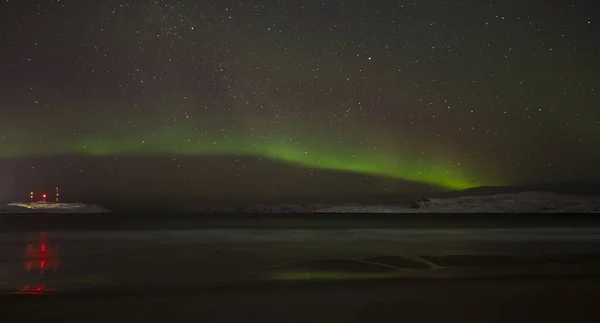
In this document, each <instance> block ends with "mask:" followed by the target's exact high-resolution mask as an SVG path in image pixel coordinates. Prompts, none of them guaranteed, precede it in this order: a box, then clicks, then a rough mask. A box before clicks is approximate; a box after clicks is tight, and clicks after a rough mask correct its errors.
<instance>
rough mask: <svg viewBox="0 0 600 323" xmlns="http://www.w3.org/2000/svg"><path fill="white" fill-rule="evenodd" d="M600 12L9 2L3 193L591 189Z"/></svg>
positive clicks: (0, 136)
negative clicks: (550, 185)
mask: <svg viewBox="0 0 600 323" xmlns="http://www.w3.org/2000/svg"><path fill="white" fill-rule="evenodd" d="M598 12H600V6H599V5H598V4H597V3H596V1H587V2H585V1H559V2H557V1H541V0H538V1H523V0H520V1H511V0H508V1H506V0H502V1H466V0H465V1H442V0H435V1H433V0H431V1H418V0H414V1H358V0H357V1H352V0H346V1H344V0H337V1H312V0H302V1H265V0H263V1H251V0H248V1H246V0H244V1H226V0H214V1H174V0H155V1H144V0H135V1H133V0H118V1H117V0H103V1H99V0H98V1H80V0H77V1H75V0H73V1H68V0H60V1H59V0H54V1H51V0H46V1H40V0H28V1H17V0H4V1H3V2H2V3H0V159H1V161H0V181H2V183H0V194H4V195H5V196H11V198H13V196H14V197H17V196H23V197H26V196H27V194H28V193H27V192H28V191H29V190H30V189H34V188H35V189H37V187H54V185H61V186H64V189H63V191H64V192H65V195H67V194H68V193H67V192H68V191H69V190H70V191H71V192H76V191H77V192H79V195H80V196H85V194H84V193H82V192H88V195H90V194H92V192H93V194H96V193H97V194H103V196H122V197H124V198H125V197H127V196H134V195H140V194H141V195H143V194H149V192H151V193H152V194H154V196H172V195H181V194H183V195H185V196H188V197H192V196H204V197H206V196H217V195H218V196H231V197H239V196H244V195H252V196H272V197H273V196H274V197H276V196H294V195H310V194H331V195H335V194H342V195H344V194H348V195H351V194H386V193H395V192H406V191H410V190H414V189H415V188H416V187H422V185H433V186H436V187H440V188H446V189H465V188H470V187H475V186H488V185H518V184H526V183H537V182H553V181H571V180H585V179H594V178H600V167H599V166H598V165H600V96H599V92H600V77H599V75H600V55H599V54H600V53H599V50H600V45H599V40H600V32H599V31H600V29H599V26H600V19H598V18H597V13H598ZM412 183H414V184H412ZM17 191H18V192H17ZM21 191H23V192H21ZM73 195H74V196H75V195H76V194H73Z"/></svg>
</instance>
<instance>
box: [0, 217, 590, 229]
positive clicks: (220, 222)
mask: <svg viewBox="0 0 600 323" xmlns="http://www.w3.org/2000/svg"><path fill="white" fill-rule="evenodd" d="M538 227H539V228H570V227H573V228H587V227H600V217H599V216H597V215H595V214H547V213H546V214H539V213H538V214H536V213H527V214H315V213H305V214H301V213H288V214H273V213H267V214H260V213H227V214H217V213H214V214H210V213H204V214H195V213H147V212H128V213H111V214H2V215H0V232H15V231H17V232H18V231H47V230H48V231H49V230H68V231H70V230H190V229H216V228H231V229H302V228H306V229H348V228H350V229H353V228H356V229H360V228H380V229H385V228H390V229H392V228H393V229H398V228H538Z"/></svg>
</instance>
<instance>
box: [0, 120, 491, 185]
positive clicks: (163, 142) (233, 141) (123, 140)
mask: <svg viewBox="0 0 600 323" xmlns="http://www.w3.org/2000/svg"><path fill="white" fill-rule="evenodd" d="M183 129H185V128H183ZM14 135H15V134H14V133H13V137H14ZM21 135H23V134H21ZM22 138H23V137H22ZM149 138H150V139H149ZM286 138H288V139H286ZM332 141H333V140H329V141H315V140H300V141H290V140H289V137H286V136H284V135H281V134H279V135H270V136H266V137H261V138H257V137H256V136H254V137H253V136H250V135H247V134H244V135H240V134H228V135H220V136H214V135H198V134H197V133H195V134H194V133H193V132H190V131H186V130H182V128H181V127H173V126H171V127H162V128H161V129H160V131H159V132H158V134H157V133H153V134H152V135H150V136H147V135H137V136H131V135H129V136H113V137H101V136H98V135H93V136H92V135H90V136H77V137H71V138H62V139H58V140H57V138H53V140H43V141H40V140H39V139H35V138H24V139H22V140H20V143H19V144H17V143H16V141H11V140H4V141H0V150H1V151H2V156H3V157H39V156H57V155H78V156H91V157H93V156H148V155H168V156H215V155H232V156H251V157H257V158H265V159H270V160H275V161H281V162H285V163H289V164H292V165H296V166H301V167H306V168H315V169H326V170H335V171H343V172H351V173H359V174H365V175H374V176H382V177H388V178H393V179H398V180H406V181H412V182H418V183H423V184H429V185H433V186H437V187H440V188H444V189H451V190H461V189H466V188H471V187H475V186H482V185H498V184H499V182H498V181H494V180H490V179H486V180H484V179H483V178H482V176H480V175H475V174H476V172H468V171H467V170H465V168H466V167H465V168H457V167H456V165H452V164H450V163H448V162H445V163H444V162H440V161H441V160H444V159H443V158H442V157H443V156H435V154H429V155H426V154H425V155H424V154H422V153H421V154H418V153H415V152H414V149H410V147H407V149H406V150H407V153H405V154H401V153H397V152H394V149H387V150H386V149H381V148H380V147H377V148H374V147H369V146H365V145H356V144H354V145H352V144H350V145H340V144H339V143H338V144H333V143H331V142H332ZM11 143H12V144H11ZM395 150H396V151H397V150H398V149H395ZM415 156H416V157H415ZM436 161H437V162H436ZM469 170H471V169H469Z"/></svg>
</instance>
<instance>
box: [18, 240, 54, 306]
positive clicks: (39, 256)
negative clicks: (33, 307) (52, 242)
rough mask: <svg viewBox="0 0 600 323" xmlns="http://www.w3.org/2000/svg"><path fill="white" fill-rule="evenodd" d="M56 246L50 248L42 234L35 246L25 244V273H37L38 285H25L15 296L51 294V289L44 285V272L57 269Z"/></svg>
mask: <svg viewBox="0 0 600 323" xmlns="http://www.w3.org/2000/svg"><path fill="white" fill-rule="evenodd" d="M56 249H57V248H56V246H53V247H50V246H49V245H48V241H47V234H46V233H45V232H42V233H41V234H40V241H39V243H37V244H31V243H30V244H27V246H26V251H25V261H26V262H25V267H26V269H27V272H34V271H38V273H37V279H36V280H39V283H36V284H31V285H30V284H27V285H25V286H24V287H23V288H21V289H20V290H19V291H17V292H15V293H16V294H44V293H48V292H53V291H54V289H53V288H49V287H48V286H46V284H44V280H45V276H44V273H45V270H47V269H48V268H51V270H52V269H54V270H56V269H58V253H57V250H56Z"/></svg>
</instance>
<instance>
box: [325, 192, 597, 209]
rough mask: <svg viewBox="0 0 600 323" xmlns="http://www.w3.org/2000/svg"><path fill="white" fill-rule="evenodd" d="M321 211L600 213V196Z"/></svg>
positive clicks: (523, 196) (519, 196)
mask: <svg viewBox="0 0 600 323" xmlns="http://www.w3.org/2000/svg"><path fill="white" fill-rule="evenodd" d="M315 212H317V213H457V212H460V213H464V212H468V213H520V212H545V213H548V212H555V213H556V212H559V213H567V212H575V213H591V212H593V213H598V212H600V196H574V195H565V194H557V193H547V192H531V191H528V192H521V193H506V194H492V195H484V196H461V197H454V198H430V199H423V200H420V201H416V202H415V205H414V207H412V208H411V207H401V206H389V205H365V206H360V205H359V206H334V207H328V208H324V209H319V210H316V211H315Z"/></svg>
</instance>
